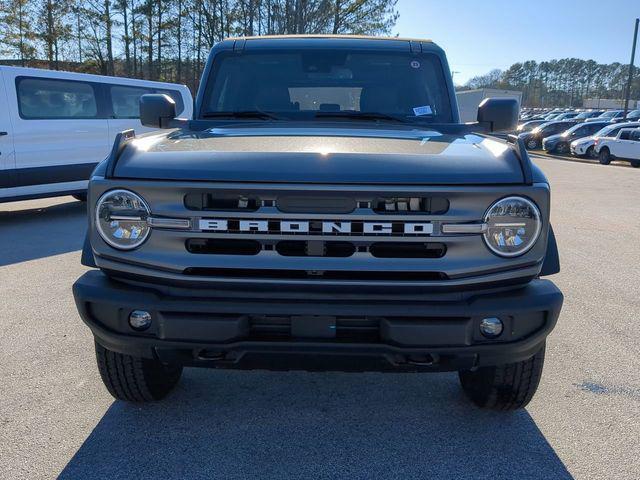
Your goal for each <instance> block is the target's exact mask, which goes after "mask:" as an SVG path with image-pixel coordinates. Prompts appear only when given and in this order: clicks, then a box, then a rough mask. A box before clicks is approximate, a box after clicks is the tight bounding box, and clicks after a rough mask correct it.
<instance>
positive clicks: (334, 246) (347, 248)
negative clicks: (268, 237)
mask: <svg viewBox="0 0 640 480" xmlns="http://www.w3.org/2000/svg"><path fill="white" fill-rule="evenodd" d="M275 249H276V252H278V253H279V254H280V255H283V256H285V257H350V256H351V255H353V254H354V253H355V252H356V247H355V245H353V244H352V243H350V242H322V241H312V242H305V241H296V240H288V241H283V242H278V243H277V244H276V248H275Z"/></svg>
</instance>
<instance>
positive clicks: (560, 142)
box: [542, 122, 609, 155]
mask: <svg viewBox="0 0 640 480" xmlns="http://www.w3.org/2000/svg"><path fill="white" fill-rule="evenodd" d="M607 125H609V122H589V123H578V124H576V125H574V126H572V127H571V128H569V129H568V130H565V131H564V132H562V133H556V134H555V135H550V136H548V137H546V138H545V139H544V140H542V148H543V150H545V151H546V152H548V153H559V154H561V155H562V154H565V153H569V152H570V148H571V147H570V144H571V142H572V141H573V140H577V139H579V138H583V137H588V136H589V135H593V134H594V133H596V132H597V131H598V130H600V129H602V127H605V126H607Z"/></svg>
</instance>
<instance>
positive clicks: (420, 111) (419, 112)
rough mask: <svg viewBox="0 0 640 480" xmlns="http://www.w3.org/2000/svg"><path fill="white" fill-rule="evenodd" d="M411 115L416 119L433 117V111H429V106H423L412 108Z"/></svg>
mask: <svg viewBox="0 0 640 480" xmlns="http://www.w3.org/2000/svg"><path fill="white" fill-rule="evenodd" d="M413 114H414V115H415V116H416V117H421V116H423V115H433V110H431V106H430V105H424V106H422V107H413Z"/></svg>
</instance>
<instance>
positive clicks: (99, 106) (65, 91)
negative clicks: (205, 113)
mask: <svg viewBox="0 0 640 480" xmlns="http://www.w3.org/2000/svg"><path fill="white" fill-rule="evenodd" d="M145 93H166V94H168V95H170V96H171V97H172V98H173V99H174V100H175V102H176V112H178V116H179V117H181V118H191V116H192V114H193V99H192V97H191V93H190V92H189V89H188V88H187V87H186V86H184V85H176V84H172V83H161V82H150V81H145V80H135V79H129V78H118V77H104V76H99V75H88V74H82V73H69V72H60V71H52V70H41V69H35V68H20V67H5V66H0V202H7V201H11V200H23V199H28V198H40V197H53V196H58V195H74V196H76V197H77V198H82V196H83V195H84V193H85V190H86V186H87V179H88V178H89V175H90V173H91V171H92V170H93V168H94V167H95V166H96V164H97V163H98V162H100V161H101V160H103V159H104V158H105V157H106V156H107V154H108V153H109V151H110V149H111V146H112V144H113V140H114V137H115V136H116V134H117V133H118V132H121V131H122V130H126V129H130V128H132V129H134V130H135V132H136V133H138V134H140V133H144V132H148V131H151V130H152V129H150V128H147V127H143V126H142V124H141V123H140V120H139V117H140V113H139V107H138V99H139V98H140V96H141V95H143V94H145Z"/></svg>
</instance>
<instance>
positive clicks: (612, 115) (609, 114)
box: [587, 110, 624, 122]
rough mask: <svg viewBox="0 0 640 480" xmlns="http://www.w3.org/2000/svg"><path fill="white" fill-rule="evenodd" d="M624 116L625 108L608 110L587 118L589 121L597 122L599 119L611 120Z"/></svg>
mask: <svg viewBox="0 0 640 480" xmlns="http://www.w3.org/2000/svg"><path fill="white" fill-rule="evenodd" d="M623 117H624V110H607V111H606V112H604V113H602V114H600V115H598V116H597V117H593V118H589V119H587V122H595V121H597V120H609V121H611V122H613V121H615V120H616V119H617V118H623Z"/></svg>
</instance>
